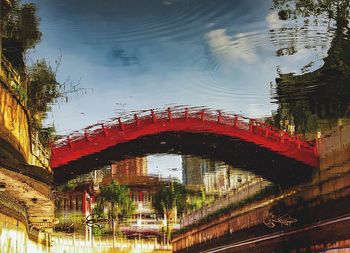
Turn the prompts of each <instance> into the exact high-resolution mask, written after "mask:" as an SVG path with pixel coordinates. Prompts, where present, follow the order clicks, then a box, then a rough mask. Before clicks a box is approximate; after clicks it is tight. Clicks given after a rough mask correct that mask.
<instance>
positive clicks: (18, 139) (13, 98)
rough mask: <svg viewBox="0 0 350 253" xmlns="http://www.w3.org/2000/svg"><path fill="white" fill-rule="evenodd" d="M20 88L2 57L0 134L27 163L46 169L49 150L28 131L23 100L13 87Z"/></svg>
mask: <svg viewBox="0 0 350 253" xmlns="http://www.w3.org/2000/svg"><path fill="white" fill-rule="evenodd" d="M18 88H20V89H24V90H25V87H24V86H23V85H22V84H21V78H20V75H19V74H18V73H17V72H16V71H15V70H14V69H13V68H12V67H11V64H10V63H9V62H8V61H6V59H4V58H2V61H1V71H0V135H1V138H2V139H4V140H5V141H7V142H9V143H10V144H11V146H12V147H14V148H15V149H16V150H17V151H18V152H19V153H21V154H22V155H23V157H24V158H25V159H26V161H27V162H28V163H29V164H30V165H35V166H39V167H45V168H46V169H49V155H50V153H49V151H48V150H45V148H43V147H42V145H41V144H40V142H39V141H38V139H37V138H34V137H33V136H34V135H32V134H30V128H29V115H28V112H27V110H26V108H25V106H24V102H25V101H21V98H20V97H19V96H18V94H16V92H15V91H14V89H18Z"/></svg>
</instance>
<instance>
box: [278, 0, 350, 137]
mask: <svg viewBox="0 0 350 253" xmlns="http://www.w3.org/2000/svg"><path fill="white" fill-rule="evenodd" d="M349 4H350V0H335V1H324V0H309V1H303V0H274V7H275V8H277V9H279V12H278V14H279V17H280V19H286V18H297V17H302V18H308V17H310V16H313V17H314V18H315V19H317V18H320V17H322V18H327V19H328V20H329V22H330V23H331V22H334V23H335V26H336V28H335V33H334V38H333V40H332V42H331V47H330V49H329V50H328V56H327V57H325V58H324V65H323V66H322V67H321V68H319V69H318V70H315V71H313V72H310V73H305V74H302V75H293V74H292V73H289V74H280V77H279V78H277V79H276V83H277V89H276V97H277V99H278V103H279V109H278V111H277V115H276V118H275V120H276V123H277V124H280V125H282V127H283V125H286V122H288V123H289V124H294V125H295V130H296V131H297V132H299V133H304V134H305V133H308V132H315V131H316V129H317V128H320V125H318V123H320V120H326V121H327V122H328V123H329V122H334V121H335V120H336V119H338V118H343V117H345V116H347V115H346V114H347V113H348V107H349V101H350V82H349V81H350V80H349V79H350V42H349V9H350V7H349Z"/></svg>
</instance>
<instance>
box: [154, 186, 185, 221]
mask: <svg viewBox="0 0 350 253" xmlns="http://www.w3.org/2000/svg"><path fill="white" fill-rule="evenodd" d="M186 196H187V190H186V188H185V187H184V186H183V185H182V184H181V183H179V182H171V183H170V184H163V185H161V187H160V189H159V190H158V191H157V192H156V193H155V195H154V198H153V202H152V205H153V207H154V209H155V210H156V211H157V213H158V215H164V214H166V215H167V217H168V216H169V215H170V213H171V212H172V210H173V209H175V208H176V210H177V213H178V214H179V215H181V214H182V213H183V211H184V210H185V209H186Z"/></svg>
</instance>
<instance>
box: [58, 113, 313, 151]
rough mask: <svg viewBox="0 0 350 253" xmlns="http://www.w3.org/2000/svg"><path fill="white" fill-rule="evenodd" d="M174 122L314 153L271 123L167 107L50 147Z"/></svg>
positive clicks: (94, 128)
mask: <svg viewBox="0 0 350 253" xmlns="http://www.w3.org/2000/svg"><path fill="white" fill-rule="evenodd" d="M177 119H182V120H186V119H188V120H190V119H200V120H201V121H203V122H213V123H218V124H222V125H227V126H232V127H235V128H237V129H239V130H244V131H246V132H251V133H254V134H256V135H260V136H262V137H265V138H266V139H269V140H271V141H274V142H278V143H284V144H286V145H289V146H293V147H295V148H298V149H301V148H302V149H307V150H310V151H313V152H315V153H316V152H317V150H316V149H315V143H314V142H308V141H305V140H303V139H302V138H301V137H300V136H297V135H292V134H290V133H288V132H285V131H283V130H280V129H277V128H275V127H273V126H272V125H270V124H267V123H264V122H260V121H258V120H256V119H250V118H247V117H244V116H241V115H237V114H233V115H232V114H224V113H222V112H221V111H213V110H209V109H205V108H201V107H192V108H183V107H177V108H168V109H166V110H149V111H138V112H132V113H130V114H126V115H124V119H123V120H122V118H121V117H118V118H113V119H111V120H109V121H104V122H99V123H97V124H94V125H91V126H88V127H86V128H84V129H83V130H80V131H75V132H73V133H71V134H68V135H64V136H61V137H60V138H59V140H58V141H57V142H56V143H55V144H54V145H53V146H52V148H53V149H55V148H59V147H62V146H69V145H71V144H72V143H73V142H75V141H78V140H82V139H86V138H90V137H94V136H96V135H98V134H100V133H107V132H108V131H109V130H111V129H116V128H117V129H119V130H120V131H127V130H129V129H134V128H135V127H140V126H145V125H149V124H150V123H155V122H159V121H164V122H165V121H166V122H169V121H170V122H172V121H175V120H177Z"/></svg>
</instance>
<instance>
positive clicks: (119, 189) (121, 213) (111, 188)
mask: <svg viewBox="0 0 350 253" xmlns="http://www.w3.org/2000/svg"><path fill="white" fill-rule="evenodd" d="M105 202H109V203H110V204H111V210H110V212H109V217H110V218H111V221H112V230H113V236H114V235H115V219H116V218H117V220H121V219H123V218H124V217H126V216H128V215H130V214H131V213H132V212H133V211H134V206H133V204H132V200H131V198H130V191H129V189H128V188H127V187H126V186H125V185H121V184H119V183H118V182H117V181H115V180H113V181H112V183H111V184H109V185H105V186H104V185H103V186H101V203H99V205H100V206H103V205H104V203H105Z"/></svg>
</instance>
